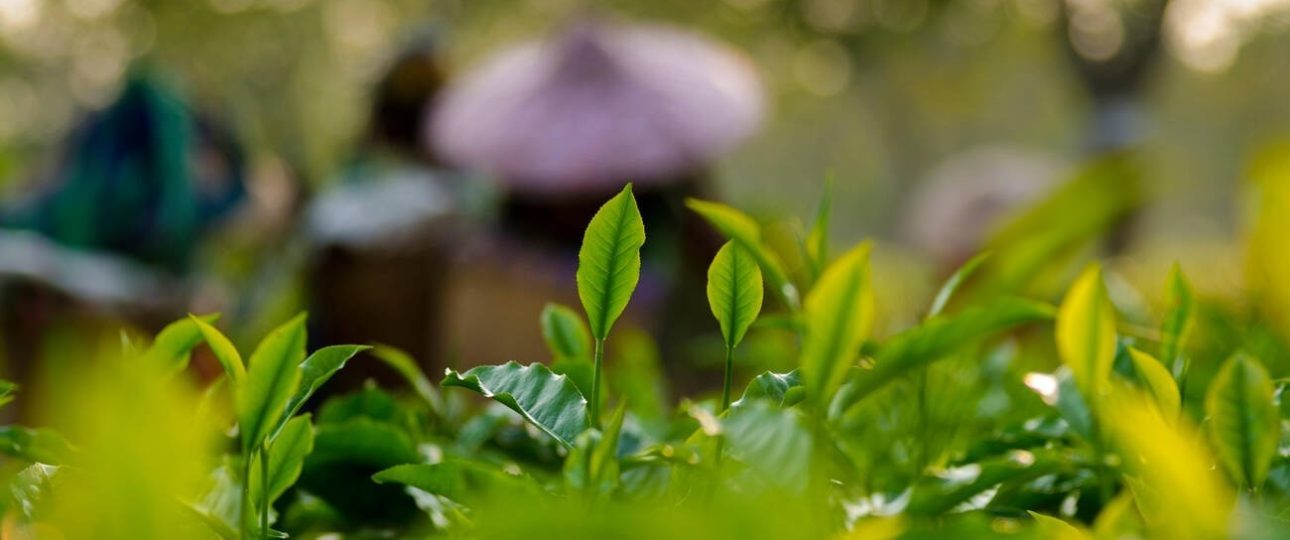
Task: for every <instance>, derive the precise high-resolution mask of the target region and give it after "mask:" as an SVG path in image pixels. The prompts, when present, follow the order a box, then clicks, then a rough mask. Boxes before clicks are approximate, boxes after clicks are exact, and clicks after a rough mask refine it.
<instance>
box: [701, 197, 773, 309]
mask: <svg viewBox="0 0 1290 540" xmlns="http://www.w3.org/2000/svg"><path fill="white" fill-rule="evenodd" d="M685 205H686V206H688V207H689V208H690V209H691V210H694V211H695V212H696V213H698V214H699V215H700V216H703V219H705V220H707V221H708V223H710V224H712V226H713V227H714V228H715V229H717V231H718V232H720V233H721V234H722V235H723V236H725V237H726V238H729V239H731V240H733V241H734V242H735V243H737V244H739V247H742V248H744V249H746V250H748V253H749V254H751V255H752V256H753V258H754V259H757V265H758V266H761V270H762V272H765V274H766V280H767V281H769V282H770V288H771V291H773V292H774V293H775V295H776V296H778V297H779V299H780V300H781V301H782V302H784V305H785V306H787V307H788V308H789V309H790V310H793V311H796V310H797V307H798V297H797V288H796V287H794V286H793V284H792V283H790V282H789V281H788V274H786V273H785V272H784V265H782V264H780V262H779V257H777V256H776V255H775V253H774V252H773V251H771V249H770V248H769V247H767V246H766V244H765V243H764V242H763V241H762V237H761V226H760V225H758V224H757V222H756V221H754V220H753V218H751V217H748V216H747V215H746V214H744V213H743V212H740V211H738V210H735V209H734V208H731V207H729V206H726V205H724V204H719V203H714V202H708V201H701V200H699V199H687V200H686V201H685Z"/></svg>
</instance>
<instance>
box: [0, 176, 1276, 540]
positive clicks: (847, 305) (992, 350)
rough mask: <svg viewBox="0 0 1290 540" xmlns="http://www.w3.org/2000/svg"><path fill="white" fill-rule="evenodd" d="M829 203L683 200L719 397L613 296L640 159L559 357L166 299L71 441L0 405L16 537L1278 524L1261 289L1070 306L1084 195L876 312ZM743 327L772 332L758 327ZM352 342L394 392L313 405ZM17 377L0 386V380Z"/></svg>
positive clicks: (600, 239)
mask: <svg viewBox="0 0 1290 540" xmlns="http://www.w3.org/2000/svg"><path fill="white" fill-rule="evenodd" d="M1099 178H1100V177H1099ZM1099 181H1100V180H1099ZM1072 189H1076V188H1072ZM1084 194H1085V195H1087V193H1084ZM1063 197H1065V199H1063ZM1072 200H1073V201H1080V200H1084V199H1081V198H1078V197H1077V198H1074V199H1071V196H1070V195H1069V194H1067V195H1063V194H1062V193H1059V194H1057V195H1056V196H1055V197H1054V199H1053V200H1051V201H1049V203H1048V204H1049V206H1048V207H1041V208H1040V209H1037V210H1036V211H1035V213H1032V214H1029V215H1028V216H1023V217H1022V218H1021V219H1020V221H1019V222H1020V223H1022V224H1025V223H1027V222H1028V221H1027V220H1029V223H1030V224H1031V225H1035V221H1036V220H1040V221H1042V220H1045V219H1051V218H1052V216H1051V215H1045V214H1049V213H1051V212H1053V211H1054V210H1055V209H1056V210H1060V209H1061V206H1062V205H1063V204H1066V205H1070V204H1072V203H1071V201H1072ZM1063 201H1065V202H1063ZM1053 205H1056V206H1053ZM829 206H830V205H829V204H828V201H827V198H826V200H825V203H824V204H822V205H821V212H820V216H819V217H818V218H817V219H816V220H815V221H814V224H813V226H812V227H811V229H810V230H809V231H807V232H806V233H805V234H803V235H801V238H802V240H801V242H800V243H798V244H797V245H794V246H790V247H789V248H787V249H786V248H785V247H784V246H783V245H782V243H781V244H776V243H774V242H771V241H769V239H768V238H767V235H766V234H765V231H763V229H762V227H761V225H760V224H759V223H758V222H757V221H755V220H753V219H752V218H750V217H749V216H747V215H745V214H743V213H741V212H739V211H737V210H735V209H733V208H730V207H727V206H723V205H720V204H717V203H712V202H706V201H697V200H696V201H691V203H690V208H691V209H692V210H693V211H695V212H697V213H698V214H699V215H701V216H702V217H703V218H704V219H706V220H707V221H708V222H709V223H711V225H712V226H713V227H714V228H715V229H716V230H717V231H719V232H720V233H722V234H723V235H724V236H725V237H727V238H728V242H727V243H726V244H725V245H724V246H723V247H721V249H720V251H719V252H718V253H717V255H716V257H715V259H714V260H713V261H712V264H711V267H710V269H709V272H708V284H707V298H708V301H709V304H710V306H711V311H712V316H713V318H714V319H715V321H714V322H715V324H714V326H715V327H716V328H719V330H720V335H721V340H720V348H719V349H714V350H719V351H721V352H723V353H724V357H723V358H717V359H715V360H716V361H721V360H724V362H723V365H724V378H723V381H724V383H723V387H722V391H721V393H720V394H719V396H714V397H710V398H705V399H700V400H691V399H685V400H682V401H681V402H680V403H679V404H677V405H676V406H675V407H671V406H670V405H666V404H665V402H664V401H663V399H662V397H661V392H660V387H661V385H663V381H662V379H661V378H660V376H659V375H658V366H657V365H655V364H654V362H655V361H656V360H655V359H653V358H652V355H653V353H652V352H651V348H650V346H649V344H648V341H647V340H644V339H643V338H642V337H641V336H640V335H639V334H633V333H631V332H628V331H625V330H622V329H618V328H616V325H615V323H616V322H617V320H618V318H619V317H620V315H621V314H622V313H623V312H624V310H625V309H626V307H627V305H628V304H629V302H630V300H631V297H632V294H633V291H634V289H635V287H636V284H637V281H638V278H639V274H640V267H641V259H640V249H641V246H642V245H643V244H644V243H645V242H647V241H648V239H646V238H645V234H644V228H643V224H642V222H641V216H640V213H639V212H638V210H637V207H636V203H635V199H634V198H633V195H632V192H631V186H630V185H628V186H627V187H626V188H625V189H624V190H623V191H622V192H621V193H619V194H618V195H617V196H615V197H613V198H612V199H611V200H609V201H608V202H607V203H605V205H604V206H603V207H602V208H601V209H600V211H599V212H598V213H597V214H596V215H595V217H594V218H593V219H592V221H591V223H590V225H589V226H588V228H587V230H586V236H585V238H584V240H583V244H582V249H581V250H580V252H579V254H578V261H579V265H578V270H577V276H576V279H577V290H578V295H579V298H580V299H581V303H582V306H581V307H582V312H581V313H579V312H578V311H577V310H575V309H573V308H570V307H567V306H560V305H550V306H548V308H547V309H546V310H545V311H543V313H542V314H541V316H540V320H538V321H535V324H540V325H541V329H542V334H543V336H544V337H545V338H546V341H547V344H548V346H549V348H550V353H551V358H550V362H549V363H546V364H544V363H531V364H521V363H517V362H510V363H506V364H501V365H484V366H479V367H474V368H471V369H468V370H465V371H458V370H453V369H449V370H447V372H446V374H445V375H444V377H443V380H442V382H441V384H440V385H438V387H436V386H435V385H434V384H432V382H431V381H430V380H429V379H428V378H427V377H426V376H425V375H424V374H422V373H421V371H420V370H419V369H418V368H417V365H416V363H415V362H414V361H413V360H412V359H411V358H408V357H407V356H406V355H404V354H402V353H400V352H399V351H396V350H393V349H390V348H386V347H380V346H377V347H375V348H370V347H366V346H355V345H345V346H333V347H326V348H323V349H319V350H317V351H314V352H312V353H311V354H306V350H305V343H306V336H305V325H304V317H303V316H300V317H297V318H295V319H292V320H291V321H289V322H287V323H286V324H284V325H282V326H281V327H280V328H278V329H277V330H274V331H273V332H272V333H270V334H269V335H268V336H267V337H265V338H264V339H263V340H262V341H261V342H260V343H259V345H258V346H256V347H255V349H254V350H253V351H252V352H251V353H250V355H249V356H245V357H244V356H243V355H242V351H239V350H238V349H237V348H236V347H235V346H234V345H233V344H232V343H230V341H229V340H228V339H227V338H225V337H224V336H223V335H222V334H221V333H220V331H219V330H217V329H216V327H215V326H214V325H215V323H216V316H213V315H211V316H204V317H190V318H188V319H185V320H181V321H178V322H176V323H174V324H172V325H170V326H168V327H167V328H165V329H164V330H163V331H162V332H161V333H160V334H158V335H157V336H156V337H155V338H154V339H153V340H151V343H150V344H148V345H146V346H144V345H142V344H141V343H136V342H135V340H130V339H128V338H127V339H124V340H123V344H122V345H121V347H120V352H119V353H118V352H115V351H114V352H113V353H112V354H102V353H101V350H104V349H113V347H107V346H104V347H100V354H98V355H97V356H98V357H99V358H96V362H95V363H94V366H95V367H92V368H90V369H89V371H85V372H78V373H76V374H75V376H71V377H70V379H75V380H78V381H80V382H79V383H77V384H75V385H71V386H73V388H69V389H68V390H67V391H66V392H63V393H62V394H60V395H61V396H62V397H60V398H59V399H61V400H62V401H60V402H59V406H58V407H55V408H56V409H59V410H64V411H66V413H65V414H64V415H63V416H65V418H61V420H59V422H60V423H59V424H58V425H60V426H71V427H69V428H68V429H69V430H70V431H68V432H67V433H66V439H65V438H64V437H63V435H60V434H58V433H56V432H54V431H52V430H49V429H29V428H23V427H17V426H10V427H7V428H4V429H3V430H2V431H0V446H3V450H4V452H5V453H6V454H7V455H8V456H10V459H8V460H6V462H5V464H6V466H5V469H4V470H5V474H6V475H7V476H6V478H5V482H6V483H7V486H8V488H9V489H8V490H6V493H5V496H4V497H3V499H4V502H5V516H6V518H5V535H6V537H14V538H46V537H66V538H81V537H87V538H88V537H102V538H190V537H191V538H202V537H219V538H226V539H236V538H242V539H245V538H282V537H287V536H288V533H290V536H291V537H296V538H323V537H326V538H337V537H342V536H343V537H346V538H394V537H426V536H436V535H444V536H465V537H480V538H520V537H523V538H531V537H555V538H705V539H707V538H829V537H854V538H898V537H899V538H924V537H927V538H949V537H953V538H965V537H1019V538H1170V539H1177V538H1274V537H1284V535H1285V534H1286V531H1287V530H1290V523H1287V520H1288V519H1290V430H1285V429H1283V426H1284V424H1285V423H1286V419H1287V417H1288V416H1287V414H1288V413H1290V399H1285V397H1284V394H1285V387H1286V383H1287V380H1286V379H1285V378H1280V379H1274V378H1273V377H1272V376H1271V375H1270V374H1269V368H1270V367H1271V368H1273V369H1279V370H1281V371H1284V359H1285V358H1286V357H1285V350H1284V349H1283V348H1282V347H1281V345H1280V344H1279V343H1280V342H1279V339H1278V338H1277V337H1276V332H1277V329H1276V328H1277V327H1276V324H1275V320H1274V319H1272V318H1271V317H1268V316H1263V315H1258V314H1250V313H1246V312H1234V310H1232V309H1229V308H1224V307H1223V306H1221V305H1211V304H1210V303H1208V302H1204V301H1201V300H1199V299H1198V298H1195V297H1194V296H1193V294H1192V292H1191V288H1190V286H1189V284H1188V281H1187V279H1186V278H1185V277H1184V276H1183V274H1182V272H1181V271H1180V270H1178V269H1177V268H1175V269H1174V271H1173V272H1172V274H1171V275H1170V277H1169V281H1168V283H1167V284H1166V290H1167V293H1166V295H1165V296H1166V302H1165V303H1166V307H1165V310H1164V311H1163V312H1162V313H1160V314H1159V316H1158V318H1157V319H1156V320H1154V321H1152V320H1142V319H1141V317H1136V318H1134V319H1133V320H1129V319H1128V318H1126V317H1124V316H1123V315H1122V314H1121V310H1119V309H1118V308H1117V305H1116V304H1115V303H1113V302H1112V295H1111V294H1109V292H1108V284H1107V279H1106V277H1105V276H1104V274H1103V271H1102V270H1101V268H1100V267H1099V266H1098V265H1097V264H1091V265H1089V266H1087V267H1085V268H1084V269H1083V270H1082V271H1081V272H1079V273H1078V276H1076V277H1075V278H1074V280H1073V282H1071V283H1070V285H1069V287H1068V288H1067V289H1066V292H1065V293H1064V295H1062V296H1063V297H1062V298H1061V300H1060V302H1059V303H1058V304H1057V305H1053V304H1049V303H1046V302H1045V301H1043V300H1042V299H1037V298H1035V297H1034V296H1033V295H1028V294H1026V291H1027V287H1028V286H1027V285H1026V284H1027V283H1030V282H1031V280H1032V278H1033V277H1034V276H1035V275H1037V273H1038V270H1037V268H1039V267H1040V266H1042V265H1043V264H1046V263H1049V262H1051V261H1053V260H1060V259H1062V258H1063V257H1065V256H1066V255H1065V254H1068V253H1071V252H1078V251H1079V250H1078V249H1077V246H1078V245H1080V244H1081V243H1082V242H1085V241H1086V240H1087V239H1088V238H1089V237H1091V236H1095V235H1096V234H1097V232H1098V231H1099V230H1100V228H1099V227H1098V226H1086V225H1088V222H1087V220H1088V219H1094V220H1095V221H1096V220H1098V219H1101V218H1100V217H1097V216H1096V215H1094V216H1093V217H1092V218H1090V217H1089V216H1088V215H1083V216H1082V217H1081V218H1080V219H1084V220H1085V221H1083V222H1081V221H1079V220H1078V219H1077V220H1076V225H1078V226H1075V227H1067V228H1061V227H1056V228H1054V227H1047V228H1045V229H1044V230H1048V231H1056V232H1055V233H1052V234H1050V235H1048V236H1044V237H1042V238H1040V239H1038V240H1036V239H1034V238H1029V237H1024V236H1018V235H1017V233H1016V230H1017V229H1005V230H1004V231H1003V232H1002V233H1001V234H1000V236H999V238H1002V239H1005V240H1008V241H1002V240H1001V241H999V242H997V243H996V244H994V250H993V251H992V252H991V254H988V255H981V256H978V257H977V258H975V259H972V260H971V261H969V262H968V263H967V264H965V265H964V266H963V267H962V268H961V269H959V270H958V272H956V273H955V274H954V275H953V276H952V277H950V278H949V279H948V280H947V281H946V283H945V284H944V286H943V287H942V288H941V289H940V291H939V292H938V293H937V294H936V295H935V299H934V301H933V303H932V305H931V306H930V307H929V308H928V309H927V311H926V315H925V317H924V318H923V319H922V320H921V321H920V322H918V323H917V324H914V325H912V326H909V327H907V328H904V329H902V330H899V331H896V332H892V333H888V334H886V335H877V334H876V333H875V330H874V326H875V320H876V318H877V317H878V315H877V310H878V308H877V301H876V299H877V298H880V297H881V296H882V294H883V291H884V289H883V283H881V282H879V281H877V280H875V278H874V273H873V271H872V269H871V263H870V256H871V253H873V251H874V249H875V248H874V246H873V245H871V244H869V243H862V244H860V245H858V246H856V247H854V248H852V249H850V250H848V251H846V252H844V253H842V254H840V255H837V256H836V257H833V256H831V254H830V253H829V250H828V246H829V241H828V236H829V235H828V221H829V220H828V214H829ZM1074 207H1075V208H1077V207H1078V205H1076V206H1074ZM1071 208H1072V207H1071V206H1067V207H1066V208H1065V210H1067V211H1069V210H1071ZM1093 214H1096V212H1094V213H1093ZM1103 221H1107V220H1103ZM1018 227H1021V226H1018ZM1022 228H1024V227H1022ZM1010 235H1011V236H1010ZM1010 238H1011V239H1010ZM1009 239H1010V240H1009ZM1287 277H1290V276H1287ZM764 293H768V294H765V296H764ZM1236 311H1239V310H1236ZM754 334H761V335H768V336H772V337H777V338H778V340H779V342H780V343H781V344H783V343H787V346H785V347H780V348H774V347H770V348H769V349H767V348H766V347H762V350H745V349H749V348H755V347H751V346H750V345H749V344H748V343H745V342H747V341H749V340H750V339H751V336H753V335H754ZM498 338H499V339H505V336H498ZM616 341H620V342H621V346H619V347H618V348H617V349H611V348H610V345H611V344H615V342H616ZM201 343H205V344H206V345H207V346H208V347H209V348H210V350H211V351H212V353H213V354H214V356H215V358H216V359H218V361H219V364H220V365H221V366H222V368H223V374H222V376H220V377H219V378H218V379H217V380H216V381H215V382H214V383H213V384H211V385H209V386H208V387H206V388H194V387H193V383H192V382H191V381H190V379H189V378H188V377H187V376H186V375H184V374H183V372H184V371H185V366H186V365H187V363H188V359H189V356H190V353H191V351H192V350H193V349H194V348H195V347H197V346H198V345H199V344H201ZM766 350H771V351H781V352H780V353H779V355H780V356H784V358H780V359H779V360H780V361H782V362H784V363H785V364H788V365H789V367H790V368H791V369H788V370H784V371H781V372H775V371H767V372H765V373H761V374H760V375H756V376H755V377H752V378H751V380H748V381H744V380H742V379H739V378H736V371H737V370H736V368H737V366H739V365H742V364H741V363H740V362H739V359H740V356H741V355H744V354H762V355H764V354H767V353H766V352H765V351H766ZM785 350H787V351H791V352H789V353H787V354H784V353H782V351H785ZM607 351H615V352H612V353H607ZM358 355H368V356H370V357H373V358H377V359H380V360H381V361H383V362H385V363H387V364H388V365H389V366H390V367H392V368H393V370H394V371H396V372H397V373H399V374H401V375H402V376H403V378H404V379H405V380H406V382H407V387H408V389H410V391H407V392H393V393H391V392H389V391H387V390H384V389H381V388H377V387H375V386H372V385H369V386H368V387H366V388H364V389H363V390H361V391H358V392H357V393H353V394H350V395H344V396H339V397H334V398H331V399H329V400H327V401H326V402H325V403H322V404H313V403H310V398H311V396H313V394H314V393H315V392H316V391H317V390H318V389H319V388H320V387H321V386H322V385H324V384H325V383H326V382H327V380H328V379H329V378H331V377H332V376H333V375H334V374H335V373H337V372H338V371H339V370H341V369H343V368H344V366H345V364H346V363H347V362H349V361H352V360H353V359H354V358H355V357H356V356H358ZM104 357H106V359H105V358H104ZM1202 367H1203V369H1201V368H1202ZM1054 368H1055V369H1054ZM67 369H81V368H67ZM58 380H63V379H58ZM14 390H15V388H14V387H13V386H12V385H6V386H5V387H4V388H3V393H2V395H3V397H2V398H0V399H2V400H3V401H5V402H7V401H8V400H10V399H12V397H13V392H14ZM472 394H473V395H477V397H476V398H475V399H469V398H468V396H470V395H472ZM481 404H482V405H483V406H482V407H481V406H480V405H481ZM305 410H312V411H313V412H312V413H308V412H302V411H305ZM67 418H72V419H73V420H77V419H79V420H80V421H79V422H78V421H67ZM234 426H235V427H236V429H231V428H233V427H234ZM60 535H62V536H60Z"/></svg>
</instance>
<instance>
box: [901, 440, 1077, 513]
mask: <svg viewBox="0 0 1290 540" xmlns="http://www.w3.org/2000/svg"><path fill="white" fill-rule="evenodd" d="M1069 459H1070V458H1069V457H1065V456H1061V455H1054V453H1053V452H1052V451H1049V450H1038V449H1036V450H1035V451H1026V450H1012V451H1009V452H1008V453H1007V454H1005V455H1003V456H999V457H995V458H991V459H988V460H986V461H983V462H980V463H971V464H967V465H962V466H958V467H954V468H952V469H949V470H945V471H939V472H937V473H935V474H930V475H928V476H925V477H923V478H922V479H920V480H919V481H918V482H917V483H915V484H914V486H913V489H912V493H911V494H910V498H909V506H908V507H907V508H906V511H907V512H909V513H910V514H911V515H915V516H934V515H939V514H943V513H945V512H949V511H950V510H953V509H954V508H955V507H957V506H959V505H961V504H964V503H968V502H969V501H971V500H972V499H973V497H976V496H977V495H980V494H981V493H984V492H986V491H988V490H990V489H992V488H995V487H996V486H1000V485H1001V484H1004V485H1008V484H1010V485H1015V484H1018V483H1020V482H1023V481H1026V480H1031V479H1034V478H1038V477H1040V476H1044V475H1047V474H1052V473H1053V472H1056V471H1059V470H1061V468H1062V464H1063V462H1064V461H1068V460H1069Z"/></svg>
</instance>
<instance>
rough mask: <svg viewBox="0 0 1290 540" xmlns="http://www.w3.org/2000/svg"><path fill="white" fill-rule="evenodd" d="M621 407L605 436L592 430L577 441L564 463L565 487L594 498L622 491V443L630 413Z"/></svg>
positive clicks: (606, 427)
mask: <svg viewBox="0 0 1290 540" xmlns="http://www.w3.org/2000/svg"><path fill="white" fill-rule="evenodd" d="M623 405H625V403H622V404H619V406H618V408H617V409H615V411H614V413H613V415H611V416H610V417H609V423H607V424H606V425H605V430H604V432H603V433H602V432H600V431H599V430H595V429H592V430H588V431H586V432H584V433H583V434H581V435H579V436H578V438H577V439H576V440H575V444H574V447H573V450H571V451H570V452H569V457H568V458H567V459H565V461H564V480H565V484H566V485H567V486H568V487H569V488H570V489H572V490H573V491H575V492H579V493H583V494H585V495H587V496H589V497H591V498H600V497H608V496H610V495H612V494H613V492H614V490H616V489H618V473H619V464H618V440H619V435H620V434H621V433H622V429H623V417H624V415H625V414H626V412H627V409H626V408H625V407H624V406H623Z"/></svg>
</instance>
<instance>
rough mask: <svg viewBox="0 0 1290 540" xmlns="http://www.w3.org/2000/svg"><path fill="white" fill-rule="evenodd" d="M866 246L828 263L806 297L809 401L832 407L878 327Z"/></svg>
mask: <svg viewBox="0 0 1290 540" xmlns="http://www.w3.org/2000/svg"><path fill="white" fill-rule="evenodd" d="M870 250H871V245H870V244H869V243H868V242H866V243H864V244H861V245H859V246H857V247H856V248H854V249H852V250H851V251H850V252H848V253H847V254H845V255H843V256H842V257H840V258H839V259H838V260H837V261H835V262H834V263H833V264H831V265H829V267H828V269H826V270H825V271H824V275H822V276H820V281H819V282H818V283H816V284H815V287H814V288H813V289H811V292H810V294H808V295H807V297H806V305H805V306H804V308H803V317H804V320H805V322H806V335H805V337H804V339H803V343H802V362H801V366H802V367H801V370H802V381H803V383H804V386H805V387H806V393H807V397H808V398H809V399H811V400H814V401H816V402H817V403H818V404H819V405H820V406H824V407H827V406H828V402H829V399H831V398H832V396H833V392H834V391H835V390H837V388H838V387H839V386H841V385H842V381H843V379H844V378H845V377H846V374H847V371H848V370H849V369H850V368H851V366H852V360H854V359H855V358H856V357H857V356H858V355H859V353H860V344H861V342H863V341H864V339H865V338H866V337H867V336H868V335H869V330H870V327H871V326H873V309H874V306H873V303H874V298H873V288H872V287H871V286H870V283H869V280H870V276H869V252H870Z"/></svg>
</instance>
